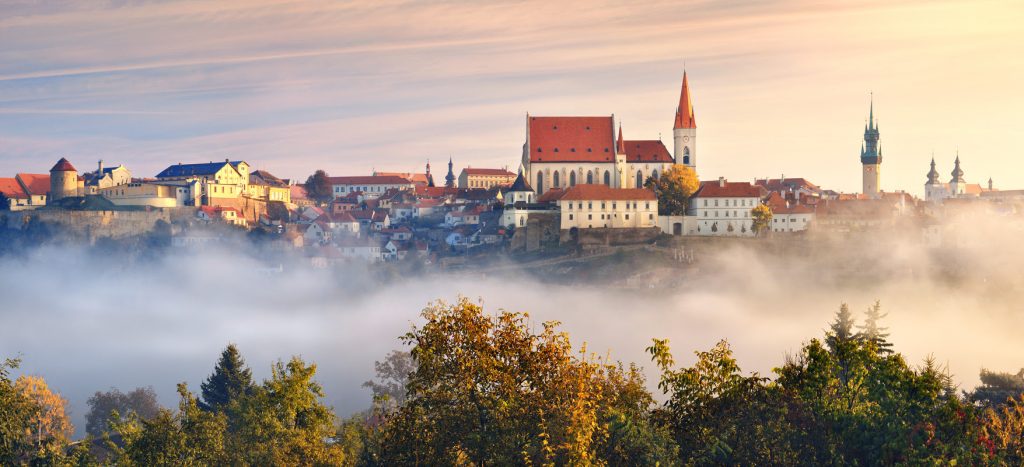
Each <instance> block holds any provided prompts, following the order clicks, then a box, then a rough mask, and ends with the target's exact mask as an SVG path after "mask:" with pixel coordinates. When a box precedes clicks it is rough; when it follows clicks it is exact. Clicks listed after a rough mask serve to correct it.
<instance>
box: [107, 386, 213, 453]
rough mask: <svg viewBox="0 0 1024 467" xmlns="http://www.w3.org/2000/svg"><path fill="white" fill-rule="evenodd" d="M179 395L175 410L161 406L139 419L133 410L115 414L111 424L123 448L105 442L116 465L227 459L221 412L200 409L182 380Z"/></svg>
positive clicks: (110, 442)
mask: <svg viewBox="0 0 1024 467" xmlns="http://www.w3.org/2000/svg"><path fill="white" fill-rule="evenodd" d="M178 394H179V396H180V397H181V400H180V402H179V403H178V411H177V412H176V413H175V412H172V411H170V410H167V409H160V410H159V411H158V412H157V414H156V415H155V416H154V417H152V418H151V419H149V420H142V419H140V418H139V417H138V415H137V414H136V413H134V412H132V413H129V414H128V415H127V416H126V417H124V418H122V417H121V416H120V415H117V414H116V413H115V417H114V418H113V419H112V421H111V427H112V428H113V430H114V432H115V433H117V434H118V435H119V436H120V437H121V441H122V443H123V445H124V447H123V448H122V447H119V446H118V445H117V444H115V443H113V442H112V441H110V438H109V437H108V438H107V440H108V443H107V444H108V447H109V448H110V449H111V450H112V451H113V452H114V453H115V458H116V462H115V464H116V465H128V466H136V465H137V466H151V465H153V466H177V465H225V464H228V463H229V461H230V458H229V456H228V452H227V451H226V450H225V445H224V432H225V431H226V428H227V422H226V420H225V418H224V415H223V414H218V413H212V412H208V411H206V410H202V409H201V408H200V407H199V404H198V401H197V399H196V398H195V396H193V395H192V393H191V392H190V391H189V390H188V387H187V386H186V385H185V384H184V383H182V384H179V385H178Z"/></svg>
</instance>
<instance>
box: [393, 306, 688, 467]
mask: <svg viewBox="0 0 1024 467" xmlns="http://www.w3.org/2000/svg"><path fill="white" fill-rule="evenodd" d="M422 316H423V318H424V319H425V320H426V324H424V325H423V326H422V327H414V328H413V330H412V331H411V332H409V333H408V334H406V335H405V336H403V337H402V340H403V341H404V342H406V343H408V344H410V345H412V349H411V354H412V357H413V359H414V360H415V363H416V366H415V370H414V371H413V372H412V374H411V375H410V376H409V381H408V383H407V384H406V390H407V394H408V399H407V401H406V403H405V404H403V405H402V406H401V407H399V408H398V410H397V411H396V412H395V413H393V414H391V415H389V416H387V418H386V421H385V427H384V432H383V438H382V440H381V442H380V446H383V447H384V449H383V451H382V452H381V457H380V458H379V462H381V463H383V464H417V463H420V464H422V463H437V464H474V465H486V464H552V463H553V464H591V463H601V460H600V459H599V457H598V456H599V455H601V454H607V455H611V454H612V453H614V454H615V455H616V456H620V457H618V459H627V460H636V459H639V458H634V457H632V456H633V455H635V452H636V450H638V449H639V450H643V449H642V447H643V446H644V445H645V444H644V443H647V442H649V443H657V442H659V439H658V437H657V436H649V435H648V433H639V434H638V433H635V432H634V430H649V429H650V427H651V425H652V424H650V423H648V421H647V419H646V416H647V415H646V411H647V407H646V406H645V404H646V403H647V402H649V399H645V398H644V397H643V395H642V392H644V389H643V387H642V384H641V383H639V381H642V380H638V379H637V377H638V374H632V376H630V375H631V373H627V374H623V373H621V372H619V371H618V370H613V369H612V367H611V366H609V365H606V364H604V363H603V362H600V361H596V360H595V359H594V358H593V357H592V356H590V357H588V355H587V353H586V349H585V348H584V349H581V350H580V351H579V352H578V353H577V352H574V351H573V349H572V346H571V345H570V343H569V338H568V335H566V334H565V333H562V332H558V331H557V326H558V323H557V322H546V323H543V324H542V330H541V331H540V332H539V333H535V332H534V331H533V330H532V326H531V323H529V321H528V320H529V317H528V315H526V314H523V313H511V312H504V311H503V312H500V313H498V314H496V315H488V314H484V312H483V307H482V306H480V305H478V304H474V303H471V302H469V301H468V300H466V299H464V298H463V299H460V300H459V301H458V302H457V303H455V304H452V305H448V304H445V303H441V302H438V303H437V304H434V305H432V306H429V307H427V308H426V309H424V310H423V313H422ZM624 387H628V388H630V391H629V393H628V394H622V396H623V397H622V398H621V399H613V398H611V397H610V394H611V393H613V392H616V391H617V389H618V388H624ZM636 391H640V392H641V394H640V395H633V393H634V392H636ZM648 397H649V395H648ZM630 407H632V408H630ZM636 407H643V409H636ZM638 412H639V413H638ZM612 425H614V427H613V426H612ZM613 432H614V434H612V433H613ZM609 439H616V440H630V441H633V442H631V443H629V444H627V443H625V442H624V443H623V444H622V445H621V446H632V447H631V448H629V449H617V446H614V445H609V444H605V443H604V441H603V440H609ZM660 441H664V440H660ZM634 448H635V449H634ZM672 452H673V451H672V450H671V449H670V448H668V447H665V448H664V449H662V450H660V451H656V453H654V457H657V453H667V454H666V455H671V453H672ZM639 462H640V461H639V460H636V462H626V463H627V464H629V463H639ZM666 463H667V462H666Z"/></svg>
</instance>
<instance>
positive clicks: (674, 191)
mask: <svg viewBox="0 0 1024 467" xmlns="http://www.w3.org/2000/svg"><path fill="white" fill-rule="evenodd" d="M644 186H645V187H646V188H648V189H650V190H653V191H654V194H655V195H657V196H658V214H661V215H667V216H682V215H684V214H686V207H687V205H688V203H689V202H690V197H691V196H693V194H694V193H696V192H697V189H699V188H700V180H699V179H698V178H697V172H695V171H694V170H693V169H692V168H690V167H687V166H685V165H682V164H672V166H670V167H669V168H668V169H666V170H665V172H664V173H662V174H661V177H659V178H654V177H651V178H648V179H647V181H646V182H645V183H644Z"/></svg>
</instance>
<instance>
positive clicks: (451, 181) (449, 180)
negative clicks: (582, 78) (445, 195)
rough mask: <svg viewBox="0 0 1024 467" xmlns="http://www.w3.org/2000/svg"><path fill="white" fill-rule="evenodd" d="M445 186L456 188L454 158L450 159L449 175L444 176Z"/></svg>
mask: <svg viewBox="0 0 1024 467" xmlns="http://www.w3.org/2000/svg"><path fill="white" fill-rule="evenodd" d="M444 186H446V187H448V188H452V187H454V186H455V172H454V170H453V169H452V158H451V157H449V158H448V175H445V176H444Z"/></svg>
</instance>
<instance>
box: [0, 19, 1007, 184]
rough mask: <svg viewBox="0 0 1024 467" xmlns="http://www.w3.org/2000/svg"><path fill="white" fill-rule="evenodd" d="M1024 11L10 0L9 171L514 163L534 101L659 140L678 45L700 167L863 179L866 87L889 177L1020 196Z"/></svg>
mask: <svg viewBox="0 0 1024 467" xmlns="http://www.w3.org/2000/svg"><path fill="white" fill-rule="evenodd" d="M1021 24H1024V3H1022V2H991V1H972V2H896V1H884V2H883V1H879V2H810V1H791V2H764V1H750V2H722V1H703V2H622V1H615V2H599V1H588V2H525V3H523V2H458V3H456V2H443V3H442V2H430V3H427V2H399V1H375V2H367V3H342V2H335V1H330V2H327V1H324V2H317V1H296V2H278V1H266V0H247V1H245V2H186V1H182V2H145V1H138V2H133V1H108V2H101V1H95V2H90V1H70V2H37V1H34V0H23V1H19V0H13V1H11V0H7V1H5V2H3V6H0V44H3V46H2V47H0V176H12V175H13V174H14V173H15V172H23V171H24V172H41V171H45V170H47V169H48V168H49V167H50V166H51V165H52V164H53V162H54V161H55V160H56V159H58V158H59V157H62V156H66V157H68V158H69V159H70V160H71V161H72V162H73V163H75V164H76V165H78V166H79V168H80V169H82V168H92V167H93V166H94V165H95V161H96V160H97V159H99V158H102V159H104V160H105V161H106V163H107V164H112V163H113V164H116V163H124V164H126V165H128V166H129V168H131V169H132V170H133V172H134V173H135V174H136V175H138V176H151V175H154V174H155V173H156V172H158V171H159V170H161V169H162V168H163V167H165V166H167V165H170V164H173V163H177V162H190V161H194V162H204V161H208V160H218V159H223V158H232V159H245V160H248V161H250V162H251V163H253V164H254V165H256V166H257V167H261V168H266V169H269V170H270V171H272V172H274V173H276V174H278V175H279V176H282V177H299V178H304V177H305V176H306V175H308V174H309V173H310V172H312V171H313V170H314V169H316V168H324V169H326V170H327V171H328V172H330V173H332V174H337V175H342V174H360V173H366V172H368V171H370V170H371V169H373V168H378V169H385V170H418V169H420V168H421V167H422V165H423V163H424V162H425V161H426V159H428V158H429V159H430V160H431V161H432V162H433V163H434V164H433V165H434V167H435V171H439V170H440V168H441V166H442V165H443V162H446V161H447V158H448V156H449V155H451V156H453V157H454V158H455V162H456V169H457V170H458V169H460V168H461V167H463V166H465V165H473V166H510V167H512V168H515V167H516V166H517V164H518V160H519V156H520V151H521V146H522V143H523V132H524V128H523V127H524V116H525V114H526V112H530V113H531V114H536V115H607V114H612V113H614V114H615V115H616V116H617V117H618V118H619V119H621V120H622V121H623V123H624V129H625V133H626V137H627V138H638V139H639V138H657V137H658V135H659V134H661V135H662V138H663V139H664V140H665V141H666V142H670V141H671V129H672V116H673V112H674V107H675V105H676V101H677V99H678V92H679V80H680V79H681V75H682V69H683V63H684V61H685V64H686V69H687V70H688V71H689V74H690V82H691V87H692V90H693V94H694V101H695V109H696V115H697V120H698V126H699V129H698V142H699V143H698V148H699V153H700V164H701V165H700V167H699V171H700V173H701V175H702V177H703V178H715V177H718V176H725V177H728V178H730V179H733V180H744V179H746V180H750V179H753V178H754V177H765V176H771V177H777V176H779V175H780V174H785V175H786V176H802V177H806V178H809V179H811V180H813V181H815V182H817V183H818V184H820V185H823V186H825V187H829V188H834V189H837V190H841V191H857V190H859V187H860V168H859V159H858V151H859V148H860V141H861V136H862V132H863V124H864V120H865V118H866V114H867V110H868V109H867V108H868V96H869V93H870V92H872V91H873V92H874V95H875V110H876V116H877V117H878V119H879V122H880V126H881V133H882V140H881V144H882V149H883V152H884V155H885V162H884V165H883V179H882V185H883V188H884V189H887V190H894V189H906V190H908V191H912V192H915V193H920V192H921V191H922V185H923V183H924V180H925V173H926V172H927V170H928V161H929V159H930V156H931V153H932V151H934V153H935V156H936V159H937V161H938V163H939V170H940V172H941V173H942V174H943V175H944V177H945V176H946V175H947V174H948V173H949V171H950V170H952V160H953V158H954V156H955V152H956V151H957V149H959V151H960V156H961V160H962V161H963V168H964V170H965V171H966V173H967V178H968V180H969V181H971V182H982V181H983V180H987V178H988V177H989V176H992V177H993V178H994V179H995V183H996V186H997V187H1001V188H1024V162H1021V161H1020V158H1021V155H1022V154H1024V142H1022V140H1024V130H1022V128H1024V116H1022V112H1021V109H1024V93H1022V92H1021V90H1020V86H1021V83H1022V82H1024V55H1022V53H1021V49H1022V46H1024V27H1021ZM669 146H670V147H671V144H669Z"/></svg>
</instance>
